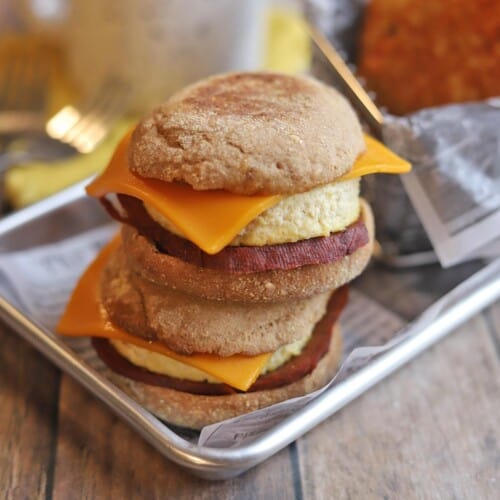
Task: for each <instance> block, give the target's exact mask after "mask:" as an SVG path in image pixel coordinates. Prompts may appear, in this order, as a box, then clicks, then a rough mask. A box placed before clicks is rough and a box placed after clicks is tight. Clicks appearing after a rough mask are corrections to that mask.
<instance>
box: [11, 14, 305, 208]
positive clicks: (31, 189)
mask: <svg viewBox="0 0 500 500" xmlns="http://www.w3.org/2000/svg"><path fill="white" fill-rule="evenodd" d="M265 47H266V51H265V54H264V61H263V67H264V69H266V70H272V71H281V72H285V73H298V72H304V71H306V70H307V69H308V67H309V63H310V60H311V48H310V41H309V37H308V35H307V32H306V30H305V29H304V21H303V19H302V17H301V15H300V14H299V13H297V12H296V11H293V10H285V9H279V8H272V9H270V10H269V13H268V24H267V40H266V44H265ZM59 81H61V78H59ZM53 93H54V94H55V95H56V97H57V96H61V93H63V92H62V90H61V87H60V86H59V90H57V91H56V92H53ZM64 97H66V95H65V96H64ZM59 101H60V99H59ZM133 124H134V120H132V119H124V120H121V121H120V122H119V123H117V124H116V126H115V127H114V128H113V130H112V131H111V133H110V134H109V135H108V137H107V138H106V139H105V141H104V142H103V143H102V144H101V145H99V147H98V148H97V149H96V150H95V151H94V152H93V153H90V154H87V155H78V156H73V157H70V158H67V159H64V160H59V161H56V162H51V163H41V162H36V163H28V164H23V165H18V166H15V167H12V168H11V169H10V170H9V171H8V172H7V173H6V175H5V196H6V198H7V200H8V201H9V202H10V204H11V205H12V207H13V208H21V207H24V206H26V205H29V204H31V203H34V202H35V201H38V200H40V199H42V198H44V197H46V196H49V195H51V194H54V193H56V192H57V191H59V190H61V189H63V188H65V187H67V186H69V185H71V184H74V183H75V182H78V181H79V180H82V179H84V178H85V177H88V176H89V175H92V174H94V173H96V172H99V171H100V170H102V169H103V168H104V167H105V166H106V165H107V163H108V161H109V159H110V157H111V154H112V152H113V150H114V148H115V146H116V145H117V143H118V141H119V140H120V138H121V137H122V136H123V135H124V134H125V133H126V132H127V130H128V129H129V128H131V127H132V126H133Z"/></svg>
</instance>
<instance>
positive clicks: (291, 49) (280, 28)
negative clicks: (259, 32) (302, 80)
mask: <svg viewBox="0 0 500 500" xmlns="http://www.w3.org/2000/svg"><path fill="white" fill-rule="evenodd" d="M310 62H311V40H310V38H309V35H308V34H307V29H306V23H305V21H304V19H303V17H302V16H301V15H300V13H298V12H296V11H294V10H292V9H283V8H281V9H280V8H273V9H270V11H269V16H268V25H267V41H266V52H265V55H264V69H266V70H270V71H280V72H282V73H304V72H306V71H307V70H308V69H309V66H310Z"/></svg>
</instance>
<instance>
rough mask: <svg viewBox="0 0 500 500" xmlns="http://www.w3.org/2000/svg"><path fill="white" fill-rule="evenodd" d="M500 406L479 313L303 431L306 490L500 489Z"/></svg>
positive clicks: (435, 492)
mask: <svg viewBox="0 0 500 500" xmlns="http://www.w3.org/2000/svg"><path fill="white" fill-rule="evenodd" d="M495 314H496V313H495ZM499 414H500V367H499V362H498V357H497V353H496V351H495V346H494V345H493V342H492V339H491V336H490V334H489V331H488V325H487V322H486V320H485V318H484V316H479V317H476V318H474V320H473V321H471V322H469V323H467V324H466V325H464V326H463V327H462V328H460V330H459V331H458V332H457V333H454V334H452V335H451V336H450V337H449V338H447V339H446V340H444V341H443V342H442V343H441V344H439V345H437V346H435V347H434V348H432V349H431V350H430V351H428V352H427V353H425V354H423V355H422V356H421V357H420V358H419V359H417V360H415V361H413V362H412V363H410V365H408V366H407V367H406V368H403V369H402V370H401V371H400V372H399V373H397V374H396V375H394V376H393V377H392V378H390V379H389V380H387V381H385V382H382V383H381V384H380V385H378V386H377V387H376V388H374V389H372V390H371V391H370V392H368V393H367V394H365V395H364V396H362V397H361V398H360V399H359V400H358V401H356V402H354V403H353V404H351V405H350V406H349V407H347V408H345V409H344V410H343V411H341V412H340V413H339V414H338V415H337V416H334V417H333V418H332V419H330V420H329V421H327V422H325V423H323V424H322V425H320V426H319V427H318V428H316V429H315V430H314V431H312V432H311V433H309V434H308V435H306V436H305V437H304V438H303V439H302V440H300V441H299V443H298V448H299V452H300V455H299V456H300V462H301V472H302V478H303V481H304V484H303V488H304V494H305V498H311V499H321V498H325V499H326V498H336V499H337V498H338V499H344V498H345V499H348V498H384V499H396V498H397V499H400V498H405V499H412V498H433V499H441V498H443V499H444V498H471V499H475V498H481V499H488V498H498V491H499V487H500V448H499V444H500V428H499V417H498V415H499Z"/></svg>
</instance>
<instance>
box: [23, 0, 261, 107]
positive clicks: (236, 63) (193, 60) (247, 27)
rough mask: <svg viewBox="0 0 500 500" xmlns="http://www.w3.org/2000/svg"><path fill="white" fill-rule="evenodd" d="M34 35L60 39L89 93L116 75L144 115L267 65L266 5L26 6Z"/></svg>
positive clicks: (121, 2) (217, 1) (151, 1)
mask: <svg viewBox="0 0 500 500" xmlns="http://www.w3.org/2000/svg"><path fill="white" fill-rule="evenodd" d="M17 6H18V9H19V10H20V16H21V18H22V20H23V22H24V24H25V25H26V26H27V29H28V30H30V31H31V32H36V33H43V34H45V35H50V36H51V37H53V38H56V39H57V40H58V41H59V42H60V43H61V44H62V45H63V47H64V48H65V49H66V51H67V55H68V63H69V67H70V69H71V71H72V76H73V77H74V79H75V80H76V82H77V84H78V86H79V88H80V89H81V92H82V94H84V95H87V94H92V93H93V92H95V91H96V89H98V88H99V86H100V85H101V84H102V82H103V81H104V80H105V79H106V78H107V77H109V76H110V75H113V76H116V77H121V78H123V79H124V80H126V81H128V82H129V84H130V85H131V88H132V95H133V97H132V99H131V101H130V109H129V110H128V111H130V112H135V113H143V112H145V111H147V110H148V109H150V108H152V107H153V106H155V105H157V104H158V102H161V101H163V100H164V99H165V98H167V97H168V96H169V95H170V94H172V93H173V92H175V91H176V90H178V89H179V88H181V87H183V86H185V85H186V84H188V83H190V82H193V81H196V80H198V79H200V78H203V77H205V76H208V75H210V74H214V73H220V72H225V71H233V70H251V69H256V68H259V67H260V66H261V65H262V53H263V37H264V28H265V6H266V0H237V1H235V0H210V1H207V0H107V1H102V0H18V4H17Z"/></svg>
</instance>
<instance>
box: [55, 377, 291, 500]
mask: <svg viewBox="0 0 500 500" xmlns="http://www.w3.org/2000/svg"><path fill="white" fill-rule="evenodd" d="M60 402H61V403H60V411H59V434H58V442H57V449H56V461H55V474H54V497H53V498H54V499H56V500H57V499H61V500H67V499H72V498H75V499H77V498H78V499H80V498H89V499H93V498H117V499H121V498H127V499H135V498H137V499H143V498H148V499H153V498H167V497H169V498H176V499H180V500H182V499H184V498H185V499H192V498H200V499H212V498H213V499H222V498H238V499H246V498H248V499H250V498H276V499H280V498H283V499H287V498H293V497H294V490H293V488H294V480H293V471H294V469H293V464H292V461H291V457H290V452H289V450H283V451H282V452H281V453H279V454H277V455H275V456H274V457H273V458H272V459H271V460H269V461H268V462H266V463H264V464H262V465H261V466H260V467H257V468H255V469H253V470H251V471H249V472H248V473H246V474H245V475H243V476H241V477H239V478H236V479H234V480H230V481H226V482H210V481H205V480H202V479H198V478H195V477H193V476H192V475H190V474H188V473H187V472H185V471H184V470H183V469H181V468H180V467H178V466H177V465H175V464H173V463H172V462H170V461H168V460H167V459H165V458H164V457H163V456H161V455H160V454H159V453H158V452H157V451H156V450H154V449H153V448H152V447H151V446H149V445H148V444H147V443H146V442H145V441H144V440H143V439H142V438H141V437H140V436H139V435H138V434H136V433H135V432H134V431H133V430H132V429H130V428H129V427H128V426H127V425H125V424H124V423H122V422H121V421H119V420H118V419H117V418H116V417H115V416H113V415H112V414H111V412H110V411H109V410H108V409H107V408H105V406H104V405H103V404H102V403H100V402H99V401H97V400H96V399H95V398H94V397H93V396H92V395H91V394H90V393H88V392H86V391H85V390H84V389H82V388H81V387H80V386H79V385H77V383H76V382H74V381H73V380H72V379H71V378H69V377H67V376H63V379H62V384H61V395H60ZM174 492H175V494H174ZM171 495H172V496H171Z"/></svg>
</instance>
